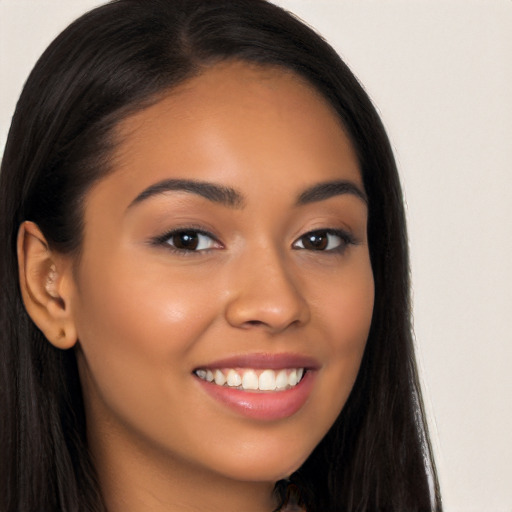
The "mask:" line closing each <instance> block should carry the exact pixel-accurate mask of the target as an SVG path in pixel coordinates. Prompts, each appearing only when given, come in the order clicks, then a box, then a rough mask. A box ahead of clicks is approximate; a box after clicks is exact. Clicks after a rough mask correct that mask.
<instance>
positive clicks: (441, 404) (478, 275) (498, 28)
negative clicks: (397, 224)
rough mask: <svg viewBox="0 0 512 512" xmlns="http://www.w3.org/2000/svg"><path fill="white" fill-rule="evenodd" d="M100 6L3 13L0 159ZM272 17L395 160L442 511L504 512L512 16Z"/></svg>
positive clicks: (426, 0)
mask: <svg viewBox="0 0 512 512" xmlns="http://www.w3.org/2000/svg"><path fill="white" fill-rule="evenodd" d="M234 1H235V0H234ZM99 3H101V2H100V1H97V0H0V59H1V60H0V72H1V83H0V147H1V148H3V146H4V143H5V138H6V136H7V130H8V126H9V123H10V117H11V115H12V112H13V110H14V105H15V102H16V99H17V96H18V95H19V92H20V90H21V87H22V84H23V82H24V80H25V78H26V76H27V74H28V72H29V71H30V69H31V67H32V66H33V64H34V62H35V60H36V58H37V57H38V56H39V55H40V53H41V52H42V51H43V49H44V48H45V47H46V45H47V44H48V43H49V42H50V41H51V39H53V37H54V36H55V35H56V34H57V32H58V31H60V30H61V29H63V28H64V27H65V26H66V25H67V24H68V23H69V22H70V21H72V20H73V19H74V18H75V17H76V16H78V15H79V14H81V13H82V12H84V11H85V10H87V9H88V8H90V7H92V6H94V5H98V4H99ZM277 3H279V4H281V5H283V6H285V7H287V8H288V9H290V10H292V11H294V12H295V13H296V14H297V15H299V16H300V17H301V18H303V19H304V20H305V21H307V22H308V23H309V24H310V25H312V26H313V27H315V28H316V29H317V30H318V31H319V32H320V33H322V34H323V35H324V36H325V37H326V38H327V39H328V40H329V41H330V42H331V43H332V44H333V45H334V46H335V47H336V49H337V50H338V51H339V52H340V53H341V54H342V56H343V57H344V58H345V60H346V61H347V63H348V64H349V65H350V66H351V68H352V69H353V71H354V72H355V73H356V75H357V76H358V77H359V78H360V80H361V82H362V83H363V84H364V85H365V87H366V89H367V90H368V92H369V94H370V96H371V97H372V98H373V100H374V101H375V103H376V104H377V106H378V108H379V111H380V112H381V114H382V117H383V120H384V123H385V125H386V126H387V128H388V132H389V135H390V138H391V141H392V144H393V147H394V149H395V154H396V157H397V159H398V164H399V168H400V172H401V176H402V180H403V184H404V192H405V197H406V202H407V212H408V217H409V230H410V245H411V257H412V272H413V285H414V289H413V292H414V316H415V331H416V338H417V346H418V357H419V359H420V366H421V373H422V380H423V383H424V387H425V399H426V404H427V409H428V412H429V421H430V424H431V429H432V438H433V442H434V447H435V451H436V455H437V463H438V468H439V472H440V477H441V486H442V491H443V497H444V502H445V509H446V511H447V512H511V511H512V376H511V373H512V371H511V368H512V343H511V341H512V334H511V333H512V291H511V288H512V226H511V224H512V222H511V220H512V86H511V84H512V1H510V0H479V1H476V0H423V1H421V0H278V1H277Z"/></svg>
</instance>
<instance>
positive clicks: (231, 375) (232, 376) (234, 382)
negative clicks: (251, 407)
mask: <svg viewBox="0 0 512 512" xmlns="http://www.w3.org/2000/svg"><path fill="white" fill-rule="evenodd" d="M227 382H228V386H230V387H232V388H237V387H238V386H240V385H241V384H242V377H240V374H239V373H238V372H235V370H229V372H228V380H227Z"/></svg>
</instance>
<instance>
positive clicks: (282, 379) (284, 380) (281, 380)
mask: <svg viewBox="0 0 512 512" xmlns="http://www.w3.org/2000/svg"><path fill="white" fill-rule="evenodd" d="M287 387H288V374H287V373H286V370H281V371H280V372H279V373H278V374H277V376H276V388H277V389H286V388H287Z"/></svg>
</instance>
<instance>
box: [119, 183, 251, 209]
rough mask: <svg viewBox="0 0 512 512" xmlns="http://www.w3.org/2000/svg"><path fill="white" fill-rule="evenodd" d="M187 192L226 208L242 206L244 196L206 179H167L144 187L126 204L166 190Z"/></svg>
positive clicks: (132, 203)
mask: <svg viewBox="0 0 512 512" xmlns="http://www.w3.org/2000/svg"><path fill="white" fill-rule="evenodd" d="M171 191H180V192H189V193H191V194H196V195H198V196H201V197H204V198H205V199H208V200H209V201H212V202H214V203H220V204H222V205H224V206H226V207H228V208H243V206H244V197H243V196H242V194H241V193H240V192H238V191H236V190H235V189H233V188H231V187H225V186H221V185H217V184H215V183H210V182H208V181H196V180H186V179H168V180H163V181H159V182H158V183H155V184H153V185H151V186H149V187H148V188H146V189H144V190H143V191H142V192H141V193H140V194H139V195H138V196H137V197H136V198H135V199H134V200H133V201H132V202H131V203H130V205H129V206H128V208H131V207H132V206H135V205H136V204H139V203H141V202H142V201H145V200H147V199H149V198H150V197H153V196H156V195H160V194H165V193H166V192H171Z"/></svg>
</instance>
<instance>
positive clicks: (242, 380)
mask: <svg viewBox="0 0 512 512" xmlns="http://www.w3.org/2000/svg"><path fill="white" fill-rule="evenodd" d="M304 371H305V370H304V368H288V369H283V370H279V371H276V370H270V369H268V370H253V369H250V368H247V369H239V370H235V369H234V368H223V369H222V370H221V369H218V368H217V369H215V370H213V371H212V370H207V369H205V368H199V369H198V370H196V371H195V374H196V375H197V376H198V377H199V378H200V379H202V380H205V381H207V382H212V383H215V384H216V385H217V386H227V387H230V388H235V389H241V390H247V391H257V390H259V391H283V390H285V389H290V388H293V387H294V386H296V385H297V384H298V383H299V382H300V381H301V379H302V377H303V376H304Z"/></svg>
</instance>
